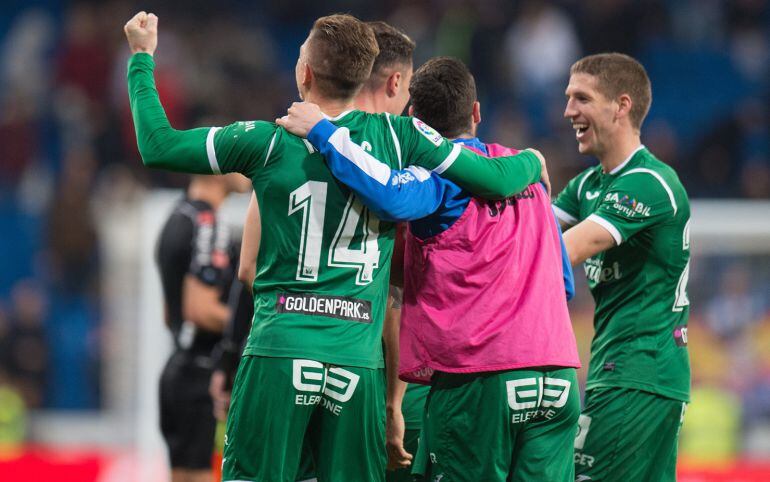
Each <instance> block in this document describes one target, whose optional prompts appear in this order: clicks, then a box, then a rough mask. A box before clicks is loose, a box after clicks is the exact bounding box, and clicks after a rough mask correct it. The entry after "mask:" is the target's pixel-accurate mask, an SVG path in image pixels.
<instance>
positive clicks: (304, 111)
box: [275, 102, 324, 138]
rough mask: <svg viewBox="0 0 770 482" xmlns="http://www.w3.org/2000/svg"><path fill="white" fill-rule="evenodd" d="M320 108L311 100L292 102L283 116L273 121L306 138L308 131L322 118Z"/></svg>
mask: <svg viewBox="0 0 770 482" xmlns="http://www.w3.org/2000/svg"><path fill="white" fill-rule="evenodd" d="M323 118H324V115H323V112H321V108H320V107H318V105H317V104H313V103H312V102H294V103H293V104H291V107H289V110H288V112H287V113H286V115H285V116H283V117H280V118H278V119H276V120H275V123H276V124H278V125H279V126H281V127H283V128H284V129H286V130H287V131H289V132H291V133H292V134H294V135H295V136H299V137H302V138H306V137H307V135H308V132H310V130H311V129H312V128H313V126H315V125H316V124H317V123H318V122H320V121H321V120H323Z"/></svg>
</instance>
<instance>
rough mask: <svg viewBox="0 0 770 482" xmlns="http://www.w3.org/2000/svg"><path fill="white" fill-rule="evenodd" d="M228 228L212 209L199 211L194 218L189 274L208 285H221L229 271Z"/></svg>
mask: <svg viewBox="0 0 770 482" xmlns="http://www.w3.org/2000/svg"><path fill="white" fill-rule="evenodd" d="M229 266H230V230H229V228H228V227H227V226H226V225H225V224H223V223H220V222H217V219H216V216H215V214H214V212H213V211H200V212H199V213H198V214H197V219H196V220H195V234H194V237H193V240H192V256H191V257H190V269H189V274H191V275H193V276H195V277H196V278H198V279H199V280H201V281H202V282H203V283H205V284H207V285H210V286H219V285H222V284H223V283H224V282H225V281H229V280H225V276H229V275H230V272H229V270H228V267H229Z"/></svg>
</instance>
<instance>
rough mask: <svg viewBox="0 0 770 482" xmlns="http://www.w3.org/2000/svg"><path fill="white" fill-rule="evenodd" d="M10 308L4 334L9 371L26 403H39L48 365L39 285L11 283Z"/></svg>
mask: <svg viewBox="0 0 770 482" xmlns="http://www.w3.org/2000/svg"><path fill="white" fill-rule="evenodd" d="M12 298H13V312H12V315H11V326H10V332H9V333H8V337H7V345H8V359H9V364H8V368H9V373H11V374H12V377H13V382H14V385H16V387H17V388H18V390H19V392H20V393H21V395H22V397H23V398H24V401H25V405H26V406H27V407H29V408H39V407H40V406H41V405H42V401H43V393H44V390H45V383H46V372H47V366H48V346H47V342H46V333H45V329H44V326H43V320H44V319H45V317H46V316H47V315H46V309H47V307H46V301H45V298H44V295H43V292H42V289H41V288H40V287H39V286H37V285H36V284H35V283H34V282H33V281H32V280H26V281H23V282H20V283H18V284H17V285H16V287H14V289H13V293H12Z"/></svg>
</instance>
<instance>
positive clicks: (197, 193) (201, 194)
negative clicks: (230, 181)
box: [187, 177, 227, 209]
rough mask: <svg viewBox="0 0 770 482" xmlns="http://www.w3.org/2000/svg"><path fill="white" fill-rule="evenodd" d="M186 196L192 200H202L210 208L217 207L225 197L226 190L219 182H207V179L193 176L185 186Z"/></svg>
mask: <svg viewBox="0 0 770 482" xmlns="http://www.w3.org/2000/svg"><path fill="white" fill-rule="evenodd" d="M187 197H188V198H189V199H192V200H194V201H204V202H206V203H208V204H209V205H210V206H211V207H212V208H214V209H219V206H220V205H221V204H222V203H223V202H224V200H225V198H226V197H227V191H226V190H225V187H224V185H223V183H221V182H209V180H208V179H201V178H199V177H195V178H193V180H192V182H190V186H189V187H188V188H187Z"/></svg>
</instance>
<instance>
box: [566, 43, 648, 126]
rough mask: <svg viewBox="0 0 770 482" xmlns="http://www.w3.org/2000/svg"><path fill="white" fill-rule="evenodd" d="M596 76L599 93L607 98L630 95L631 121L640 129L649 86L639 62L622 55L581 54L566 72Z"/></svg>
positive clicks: (645, 114)
mask: <svg viewBox="0 0 770 482" xmlns="http://www.w3.org/2000/svg"><path fill="white" fill-rule="evenodd" d="M569 73H570V75H572V74H588V75H592V76H594V77H596V79H597V81H598V82H597V84H598V89H599V92H601V93H602V95H604V96H605V97H607V98H608V99H617V98H618V97H619V96H620V95H622V94H628V96H629V97H631V102H632V103H633V104H632V106H631V112H630V113H629V117H630V119H631V124H632V125H633V126H634V127H635V128H637V129H641V127H642V123H643V122H644V118H645V117H647V113H648V112H649V111H650V104H652V85H651V84H650V78H649V77H648V76H647V71H645V70H644V67H643V66H642V64H640V63H639V62H638V61H636V60H635V59H633V58H632V57H629V56H628V55H625V54H619V53H604V54H596V55H589V56H588V57H583V58H582V59H580V60H578V61H577V62H575V63H574V64H572V67H571V68H570V71H569Z"/></svg>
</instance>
